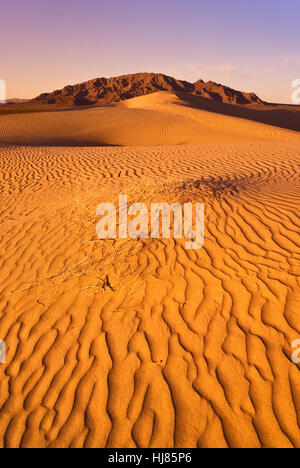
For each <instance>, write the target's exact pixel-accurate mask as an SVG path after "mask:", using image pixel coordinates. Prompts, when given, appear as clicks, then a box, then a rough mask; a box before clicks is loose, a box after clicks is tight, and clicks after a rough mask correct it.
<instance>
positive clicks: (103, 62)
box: [0, 0, 300, 103]
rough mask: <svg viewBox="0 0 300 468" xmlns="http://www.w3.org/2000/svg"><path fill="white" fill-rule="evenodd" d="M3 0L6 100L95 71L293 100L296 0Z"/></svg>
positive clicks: (298, 65) (298, 66)
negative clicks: (212, 84) (153, 75)
mask: <svg viewBox="0 0 300 468" xmlns="http://www.w3.org/2000/svg"><path fill="white" fill-rule="evenodd" d="M267 3H268V4H265V3H263V2H261V1H259V0H252V1H248V0H244V1H243V2H241V1H240V0H227V1H226V2H224V1H222V0H211V1H210V3H209V4H208V3H207V2H203V1H200V0H185V2H183V1H179V0H172V1H170V0H164V1H158V0H151V2H146V1H144V0H140V1H138V0H127V1H126V0H123V1H121V0H111V1H110V2H107V1H102V0H85V2H83V1H82V0H80V1H79V0H60V1H58V0H52V1H50V0H40V1H38V0H27V1H26V2H24V0H10V2H7V3H6V4H5V5H2V9H1V17H2V24H1V29H0V40H1V44H2V47H1V48H0V64H1V70H0V79H3V80H5V82H6V86H7V98H13V97H20V98H31V97H35V96H37V95H38V94H40V93H42V92H50V91H53V90H54V89H60V88H62V87H64V86H66V85H68V84H75V83H79V82H82V81H87V80H89V79H92V78H96V77H99V76H106V77H109V76H115V75H122V74H127V73H135V72H159V73H164V74H167V75H172V76H175V77H176V78H178V79H185V80H188V81H192V82H193V81H196V80H197V79H199V78H202V79H203V80H205V81H208V80H213V81H217V82H220V83H223V84H225V85H228V86H231V87H233V88H236V89H239V90H242V91H247V92H250V91H251V92H255V93H256V94H258V95H259V96H260V97H261V98H262V99H264V100H267V101H270V102H286V103H291V94H292V88H291V83H292V81H293V80H295V79H297V78H300V53H299V47H300V40H299V39H300V33H299V26H298V23H299V17H300V2H299V1H298V0H286V1H284V0H273V2H272V3H271V2H267Z"/></svg>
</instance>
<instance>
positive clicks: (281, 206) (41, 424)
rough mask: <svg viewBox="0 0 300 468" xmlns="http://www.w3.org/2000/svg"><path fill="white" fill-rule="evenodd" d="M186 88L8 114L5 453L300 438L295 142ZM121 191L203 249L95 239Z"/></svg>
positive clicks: (0, 334)
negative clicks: (195, 205) (198, 212)
mask: <svg viewBox="0 0 300 468" xmlns="http://www.w3.org/2000/svg"><path fill="white" fill-rule="evenodd" d="M178 99H179V98H178V97H177V96H174V94H164V97H163V99H160V100H159V102H158V100H157V95H151V96H147V97H139V98H136V99H133V100H131V101H127V102H126V103H121V104H120V105H118V106H117V107H116V108H111V109H106V110H103V109H92V110H85V109H84V110H74V111H68V112H64V111H60V112H53V113H43V114H39V115H38V116H37V114H26V115H25V116H24V115H13V116H1V126H0V141H1V143H2V147H1V148H0V168H1V171H0V187H1V193H0V206H1V217H0V219H1V224H0V230H1V235H0V246H1V258H0V339H2V340H4V341H5V343H6V347H7V357H6V361H7V362H6V364H0V446H1V447H7V448H13V447H24V448H25V447H41V448H44V447H50V448H54V447H110V448H114V447H167V448H168V447H189V448H193V447H211V448H216V447H231V448H234V447H247V448H248V447H249V448H259V447H269V448H271V447H286V448H292V447H298V448H299V447H300V430H299V423H300V374H299V365H297V364H294V363H293V362H292V357H291V356H292V353H293V348H292V343H293V341H294V340H296V339H299V338H300V322H299V310H300V289H299V287H300V235H299V228H300V213H299V201H300V191H299V188H300V180H299V174H300V171H299V169H300V142H299V136H298V134H296V133H295V132H292V131H290V130H284V129H280V128H275V127H274V126H271V125H270V126H267V125H263V124H260V123H257V122H249V121H247V120H244V119H238V118H234V117H229V116H216V114H213V116H212V115H211V114H210V113H209V112H205V111H201V110H199V109H191V108H187V107H184V106H182V105H181V104H180V102H178ZM150 101H151V102H150ZM148 106H149V108H148ZM124 120H125V121H126V124H124ZM156 122H157V125H156ZM162 122H163V124H162ZM83 123H84V124H83ZM87 123H89V125H87ZM100 124H101V125H100ZM99 126H100V127H101V128H100V129H99ZM62 127H63V128H64V130H63V131H62V130H61V128H62ZM102 129H104V130H103V133H102ZM129 129H131V130H130V131H129ZM66 130H67V131H66ZM58 142H60V145H66V146H43V147H39V146H36V145H39V144H44V145H46V143H48V144H49V145H50V144H51V145H54V144H58ZM70 142H71V143H72V144H74V142H77V144H78V146H74V147H71V146H68V144H69V143H70ZM87 142H90V146H84V145H86V144H87ZM142 142H143V144H144V146H137V145H141V144H142ZM4 143H6V144H8V143H10V146H9V145H7V146H5V144H4ZM21 143H26V145H27V146H25V147H24V146H23V147H22V146H19V145H20V144H21ZM92 143H93V144H99V145H101V144H107V145H113V144H118V145H124V147H113V146H108V147H95V146H93V145H92ZM183 143H189V144H185V145H182V144H183ZM196 143H197V144H196ZM180 144H181V145H180ZM11 145H14V146H11ZM155 145H164V146H155ZM172 145H176V146H172ZM118 193H128V195H129V196H130V197H131V198H132V200H133V201H143V200H145V201H149V200H155V201H158V198H159V199H161V200H164V201H174V200H175V199H176V200H182V201H184V200H196V201H198V202H200V201H203V202H205V213H206V214H205V242H204V246H203V248H202V249H201V250H196V251H188V250H186V249H185V248H184V243H183V241H181V240H172V239H171V240H162V239H153V240H151V239H142V240H116V241H112V240H107V241H99V240H97V237H96V233H95V228H96V222H97V217H96V216H95V210H96V206H97V204H98V203H100V202H101V201H103V200H110V201H111V200H112V198H114V197H117V195H118Z"/></svg>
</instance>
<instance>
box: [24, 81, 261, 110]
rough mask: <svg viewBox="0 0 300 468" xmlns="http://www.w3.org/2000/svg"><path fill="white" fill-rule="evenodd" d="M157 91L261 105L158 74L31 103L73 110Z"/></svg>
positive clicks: (222, 89)
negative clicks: (65, 107)
mask: <svg viewBox="0 0 300 468" xmlns="http://www.w3.org/2000/svg"><path fill="white" fill-rule="evenodd" d="M158 91H170V92H186V93H190V94H194V95H197V96H202V97H205V98H209V99H211V100H213V101H215V102H219V103H225V104H238V105H247V104H264V102H263V101H262V100H261V99H260V98H259V97H258V96H256V94H254V93H244V92H242V91H236V90H235V89H232V88H229V87H227V86H223V85H221V84H218V83H214V82H213V81H208V82H207V83H205V82H204V81H202V80H198V81H196V82H195V83H189V82H188V81H181V80H177V79H175V78H172V77H170V76H166V75H163V74H160V73H157V74H155V73H135V74H131V75H123V76H117V77H113V78H96V79H94V80H90V81H86V82H84V83H80V84H75V85H73V86H72V85H69V86H66V87H65V88H63V89H61V90H57V91H54V92H52V93H43V94H41V95H40V96H38V97H37V98H35V99H33V100H32V101H31V102H32V103H34V104H53V105H58V106H67V107H77V106H87V105H94V104H98V105H109V104H114V103H117V102H120V101H124V100H127V99H131V98H134V97H139V96H144V95H147V94H151V93H155V92H158Z"/></svg>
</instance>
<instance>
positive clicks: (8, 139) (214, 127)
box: [0, 92, 300, 146]
mask: <svg viewBox="0 0 300 468" xmlns="http://www.w3.org/2000/svg"><path fill="white" fill-rule="evenodd" d="M233 112H234V113H235V114H236V115H230V113H231V114H232V113H233ZM262 112H263V115H265V114H264V113H265V112H267V111H253V110H251V109H248V110H245V109H243V110H240V107H238V106H229V107H226V105H224V104H221V105H219V104H217V103H214V102H211V101H208V100H207V99H204V98H201V97H197V96H190V95H187V94H186V93H185V94H180V95H175V94H172V93H168V92H158V93H154V94H150V95H147V96H141V97H137V98H133V99H129V100H126V101H124V102H123V103H119V104H116V105H114V106H112V107H104V108H103V107H95V108H86V109H80V110H78V109H76V110H58V111H51V112H34V113H24V114H23V113H21V114H14V115H1V116H0V123H1V125H0V144H2V145H7V144H10V145H29V146H30V145H54V146H55V145H56V146H57V145H66V146H73V145H77V146H105V145H111V146H141V145H142V146H143V145H149V146H150V145H152V146H153V145H183V144H204V143H239V142H253V141H274V140H278V141H286V140H289V141H290V140H295V141H299V139H300V134H299V132H296V131H294V130H290V129H285V128H278V127H275V126H274V125H276V124H278V125H280V122H277V120H276V119H277V116H278V114H276V113H275V114H272V111H268V112H271V113H269V114H267V115H268V116H267V119H266V120H267V122H268V123H269V125H267V124H265V123H260V122H256V121H254V120H260V119H262V120H265V117H263V116H262V115H261V113H262ZM226 113H229V115H225V114H226ZM274 115H275V116H276V118H275V117H274ZM280 115H281V114H280ZM274 118H275V120H274ZM289 118H290V120H289V119H287V120H285V125H287V126H289V123H288V122H290V121H293V122H294V121H295V117H294V115H293V114H291V115H290V117H289ZM251 119H253V120H251ZM293 119H294V120H293ZM282 125H283V124H282ZM291 128H293V126H292V127H291ZM296 128H297V127H295V129H296ZM297 129H298V128H297ZM299 130H300V129H299Z"/></svg>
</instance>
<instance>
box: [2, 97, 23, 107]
mask: <svg viewBox="0 0 300 468" xmlns="http://www.w3.org/2000/svg"><path fill="white" fill-rule="evenodd" d="M28 101H29V99H19V98H12V99H6V101H5V102H1V103H0V105H1V106H4V105H6V104H24V103H25V102H28Z"/></svg>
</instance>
